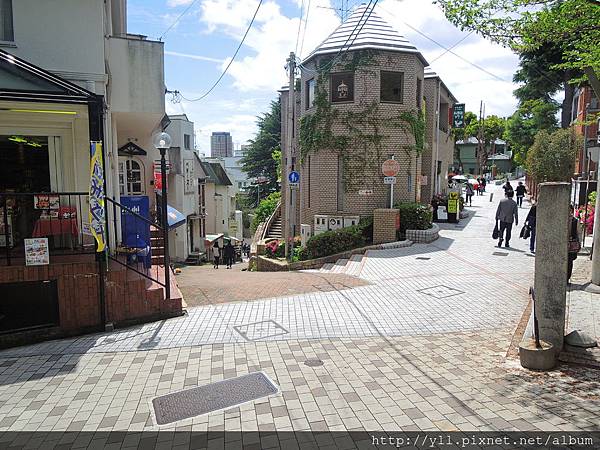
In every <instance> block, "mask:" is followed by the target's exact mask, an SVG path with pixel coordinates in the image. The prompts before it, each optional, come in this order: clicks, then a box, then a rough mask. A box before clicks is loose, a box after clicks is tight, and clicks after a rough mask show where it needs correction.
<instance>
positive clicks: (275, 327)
mask: <svg viewBox="0 0 600 450" xmlns="http://www.w3.org/2000/svg"><path fill="white" fill-rule="evenodd" d="M233 329H234V330H235V331H237V332H238V333H239V334H240V335H242V337H243V338H244V339H246V340H247V341H256V340H258V339H266V338H270V337H275V336H281V335H284V334H288V333H289V331H288V330H286V329H285V328H283V327H282V326H281V325H279V324H278V323H277V322H275V321H274V320H263V321H261V322H255V323H249V324H246V325H236V326H234V327H233Z"/></svg>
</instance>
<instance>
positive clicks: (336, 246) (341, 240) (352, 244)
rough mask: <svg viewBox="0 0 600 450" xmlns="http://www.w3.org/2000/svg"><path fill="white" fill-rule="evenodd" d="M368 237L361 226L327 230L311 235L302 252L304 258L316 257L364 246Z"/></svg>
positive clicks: (301, 255)
mask: <svg viewBox="0 0 600 450" xmlns="http://www.w3.org/2000/svg"><path fill="white" fill-rule="evenodd" d="M365 242H366V239H365V237H364V236H363V229H362V228H361V227H359V226H353V227H348V228H341V229H339V230H333V231H325V232H323V233H320V234H317V235H316V236H313V237H311V238H310V239H309V240H308V242H307V243H306V248H305V249H303V251H301V253H300V257H301V258H302V259H316V258H322V257H323V256H329V255H334V254H336V253H341V252H345V251H346V250H352V249H354V248H359V247H363V246H364V245H365Z"/></svg>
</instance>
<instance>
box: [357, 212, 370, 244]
mask: <svg viewBox="0 0 600 450" xmlns="http://www.w3.org/2000/svg"><path fill="white" fill-rule="evenodd" d="M358 228H359V229H360V230H361V232H362V235H363V237H364V238H365V242H366V243H367V244H370V243H372V242H373V216H367V217H363V218H361V219H360V221H359V222H358Z"/></svg>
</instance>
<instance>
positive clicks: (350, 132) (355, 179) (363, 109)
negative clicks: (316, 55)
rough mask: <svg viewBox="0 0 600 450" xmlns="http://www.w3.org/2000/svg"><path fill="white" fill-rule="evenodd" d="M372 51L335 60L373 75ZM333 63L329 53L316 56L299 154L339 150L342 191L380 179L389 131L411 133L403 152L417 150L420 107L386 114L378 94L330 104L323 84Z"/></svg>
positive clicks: (420, 145)
mask: <svg viewBox="0 0 600 450" xmlns="http://www.w3.org/2000/svg"><path fill="white" fill-rule="evenodd" d="M377 54H378V52H376V51H373V50H362V51H357V52H353V53H352V54H351V55H348V54H346V55H344V57H342V59H341V61H338V62H337V63H336V64H338V67H340V70H341V71H352V72H356V71H359V70H360V71H361V72H362V73H363V74H364V75H365V76H366V75H368V74H371V75H376V74H377V73H376V71H375V70H373V69H372V68H371V67H372V66H375V65H377V61H376V56H377ZM334 63H335V61H333V58H331V57H330V58H322V59H321V60H319V61H318V62H317V67H318V69H317V80H316V83H315V84H316V86H315V98H314V109H315V110H314V112H312V113H310V114H307V115H305V116H304V117H302V119H301V120H300V134H299V144H300V154H301V157H302V160H304V158H305V157H306V156H307V155H308V154H310V153H313V154H314V153H317V152H318V151H319V150H330V151H332V152H334V153H336V154H337V155H339V156H340V157H341V159H342V163H343V174H342V176H343V182H344V187H345V191H346V192H351V191H356V190H358V189H359V188H361V187H374V186H375V185H379V184H380V178H381V177H380V173H379V170H380V167H381V163H382V162H383V160H384V159H385V157H384V154H385V153H388V152H385V142H386V139H388V138H389V137H390V136H389V134H388V133H389V132H390V131H392V130H398V129H399V130H402V131H403V132H404V133H406V134H407V136H410V137H411V138H412V139H409V141H413V142H414V143H413V144H408V145H405V146H404V147H403V149H404V151H405V152H406V154H407V155H409V156H410V155H411V154H413V153H414V154H416V155H417V156H419V155H421V153H422V152H423V150H424V148H425V126H426V124H425V113H424V111H421V110H415V111H402V112H400V113H398V114H390V113H389V112H385V111H383V110H382V108H381V106H380V104H379V102H378V101H377V100H374V101H373V102H370V103H367V102H360V101H358V102H356V103H355V104H354V105H353V108H352V110H351V111H343V110H342V109H340V108H337V107H334V106H332V105H331V102H330V101H329V95H328V93H327V90H326V89H325V86H327V85H328V83H329V74H330V72H331V68H332V67H333V65H334ZM357 106H358V107H359V108H358V109H357ZM334 126H335V128H336V130H335V131H334ZM368 184H370V185H368Z"/></svg>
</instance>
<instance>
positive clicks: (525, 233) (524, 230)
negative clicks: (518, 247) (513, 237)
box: [519, 225, 531, 239]
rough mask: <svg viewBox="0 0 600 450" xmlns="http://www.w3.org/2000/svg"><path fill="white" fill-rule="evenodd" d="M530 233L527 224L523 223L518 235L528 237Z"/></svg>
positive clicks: (523, 237)
mask: <svg viewBox="0 0 600 450" xmlns="http://www.w3.org/2000/svg"><path fill="white" fill-rule="evenodd" d="M530 234H531V230H530V229H529V226H527V225H523V228H521V234H520V235H519V236H520V237H521V238H522V239H529V236H530Z"/></svg>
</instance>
